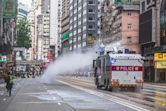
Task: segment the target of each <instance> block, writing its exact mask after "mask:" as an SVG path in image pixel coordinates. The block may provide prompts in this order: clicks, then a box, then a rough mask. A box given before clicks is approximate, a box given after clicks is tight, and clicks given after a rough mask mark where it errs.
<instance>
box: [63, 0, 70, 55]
mask: <svg viewBox="0 0 166 111" xmlns="http://www.w3.org/2000/svg"><path fill="white" fill-rule="evenodd" d="M69 6H70V0H62V22H61V34H62V36H61V44H62V46H61V51H62V53H65V52H68V51H69V23H70V19H69V15H70V13H69V8H70V7H69Z"/></svg>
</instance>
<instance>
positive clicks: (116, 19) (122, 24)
mask: <svg viewBox="0 0 166 111" xmlns="http://www.w3.org/2000/svg"><path fill="white" fill-rule="evenodd" d="M102 10H103V12H102V16H101V18H102V25H101V28H102V35H101V37H100V38H101V41H102V43H103V44H104V45H106V46H107V47H110V48H114V50H121V51H124V52H126V53H140V48H139V0H134V1H118V0H117V1H111V0H110V1H109V0H104V1H103V3H102Z"/></svg>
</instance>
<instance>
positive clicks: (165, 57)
mask: <svg viewBox="0 0 166 111" xmlns="http://www.w3.org/2000/svg"><path fill="white" fill-rule="evenodd" d="M163 60H166V53H155V54H154V61H163Z"/></svg>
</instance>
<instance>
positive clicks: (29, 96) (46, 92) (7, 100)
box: [0, 78, 146, 111]
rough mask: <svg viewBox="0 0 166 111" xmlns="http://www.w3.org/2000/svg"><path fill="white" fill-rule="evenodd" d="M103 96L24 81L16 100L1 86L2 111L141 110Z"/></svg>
mask: <svg viewBox="0 0 166 111" xmlns="http://www.w3.org/2000/svg"><path fill="white" fill-rule="evenodd" d="M101 95H102V94H101ZM101 95H100V96H98V95H96V94H93V93H91V92H87V91H83V90H80V89H79V88H74V87H72V86H70V85H67V84H64V83H62V82H58V81H55V83H54V84H43V83H41V82H40V78H35V79H33V78H30V79H23V80H20V81H17V83H16V84H15V87H14V90H13V93H12V97H8V96H7V94H6V93H5V88H4V85H3V84H1V85H0V111H135V110H137V109H135V110H134V109H133V108H130V107H128V106H127V105H126V106H124V105H121V104H118V103H117V102H114V101H110V100H108V99H106V98H104V97H102V96H101ZM119 102H120V101H119ZM139 111H146V110H139Z"/></svg>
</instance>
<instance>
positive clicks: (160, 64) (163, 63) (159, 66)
mask: <svg viewBox="0 0 166 111" xmlns="http://www.w3.org/2000/svg"><path fill="white" fill-rule="evenodd" d="M155 66H156V68H157V69H165V68H166V61H157V62H156V64H155Z"/></svg>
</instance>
